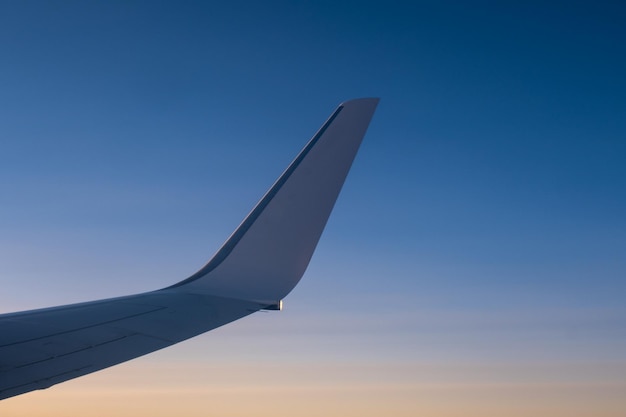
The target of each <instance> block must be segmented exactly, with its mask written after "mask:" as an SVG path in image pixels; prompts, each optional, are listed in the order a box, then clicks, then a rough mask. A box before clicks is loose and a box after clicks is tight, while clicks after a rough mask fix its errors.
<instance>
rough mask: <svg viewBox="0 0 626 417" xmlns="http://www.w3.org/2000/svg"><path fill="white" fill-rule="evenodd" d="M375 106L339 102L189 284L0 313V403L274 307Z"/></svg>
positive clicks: (291, 283)
mask: <svg viewBox="0 0 626 417" xmlns="http://www.w3.org/2000/svg"><path fill="white" fill-rule="evenodd" d="M377 104H378V99H375V98H366V99H357V100H351V101H348V102H345V103H342V104H341V105H340V106H339V107H338V108H337V110H335V112H333V114H332V115H331V117H330V118H329V119H328V120H327V121H326V123H324V125H323V126H322V128H321V129H320V130H319V131H318V132H317V134H316V135H315V136H313V138H312V139H311V140H310V141H309V143H308V144H307V145H306V146H305V147H304V149H303V150H302V151H301V152H300V154H298V156H297V157H296V159H295V160H294V161H293V162H292V163H291V164H290V165H289V167H288V168H287V169H286V170H285V172H284V173H283V174H282V175H281V176H280V177H279V179H278V180H277V181H276V182H275V183H274V185H273V186H272V187H271V188H270V189H269V191H268V192H267V193H266V194H265V196H263V198H262V199H261V200H260V201H259V203H258V204H257V205H256V206H255V207H254V209H253V210H252V211H251V212H250V214H249V215H248V216H247V217H246V218H245V219H244V221H243V222H242V223H241V225H240V226H239V227H238V228H237V229H236V230H235V232H234V233H233V234H232V235H231V236H230V237H229V238H228V240H227V241H226V242H225V243H224V245H223V246H222V247H221V248H220V249H219V250H218V251H217V253H216V254H215V255H214V256H213V258H212V259H211V260H210V261H209V262H208V263H207V264H206V265H205V266H204V267H203V268H201V269H200V270H199V271H198V272H196V273H195V274H194V275H192V276H191V277H189V278H187V279H186V280H183V281H181V282H179V283H177V284H175V285H173V286H170V287H167V288H164V289H161V290H158V291H152V292H147V293H142V294H138V295H131V296H126V297H119V298H113V299H107V300H100V301H92V302H87V303H81V304H73V305H67V306H60V307H52V308H46V309H40V310H32V311H25V312H18V313H10V314H3V315H0V399H5V398H9V397H13V396H15V395H19V394H23V393H26V392H29V391H33V390H37V389H44V388H48V387H50V386H52V385H55V384H58V383H60V382H63V381H66V380H69V379H73V378H76V377H79V376H81V375H85V374H88V373H91V372H95V371H98V370H100V369H104V368H107V367H109V366H113V365H116V364H118V363H121V362H125V361H127V360H130V359H133V358H136V357H138V356H142V355H145V354H147V353H150V352H153V351H155V350H159V349H162V348H164V347H167V346H170V345H173V344H175V343H178V342H180V341H183V340H185V339H188V338H190V337H193V336H196V335H199V334H201V333H204V332H206V331H209V330H212V329H215V328H217V327H219V326H222V325H224V324H227V323H229V322H231V321H234V320H237V319H240V318H242V317H245V316H247V315H249V314H252V313H254V312H256V311H258V310H261V309H268V308H269V309H273V308H277V306H279V305H280V301H281V300H282V298H283V297H285V296H286V295H287V294H288V293H289V292H290V291H291V290H292V289H293V288H294V287H295V286H296V284H297V283H298V281H299V280H300V278H301V277H302V275H303V274H304V271H305V269H306V267H307V265H308V263H309V260H310V259H311V256H312V255H313V251H314V250H315V246H316V245H317V242H318V241H319V238H320V236H321V234H322V231H323V229H324V226H325V225H326V221H327V220H328V217H329V215H330V212H331V210H332V208H333V206H334V204H335V201H336V199H337V196H338V194H339V191H340V190H341V187H342V185H343V183H344V180H345V178H346V176H347V174H348V171H349V169H350V166H351V164H352V161H353V159H354V157H355V155H356V152H357V150H358V148H359V145H360V143H361V141H362V139H363V136H364V135H365V131H366V130H367V127H368V125H369V122H370V120H371V117H372V115H373V113H374V110H375V108H376V105H377Z"/></svg>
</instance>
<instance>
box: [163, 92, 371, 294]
mask: <svg viewBox="0 0 626 417" xmlns="http://www.w3.org/2000/svg"><path fill="white" fill-rule="evenodd" d="M378 101H379V99H378V98H362V99H356V100H350V101H347V102H344V103H342V104H340V105H339V107H338V108H337V109H336V110H335V111H334V112H333V114H332V115H331V116H330V118H329V119H328V120H327V121H326V123H324V125H322V127H321V128H320V130H319V131H318V132H317V133H316V134H315V136H313V138H312V139H311V140H310V141H309V143H307V145H306V146H305V147H304V149H303V150H302V151H301V152H300V153H299V154H298V156H297V157H296V158H295V159H294V161H293V162H292V163H291V164H290V165H289V167H288V168H287V169H286V170H285V172H283V174H282V175H281V176H280V177H279V178H278V180H277V181H276V182H275V183H274V185H273V186H272V187H271V188H270V189H269V191H268V192H267V193H266V194H265V196H263V198H262V199H261V200H260V201H259V202H258V204H257V205H256V206H255V207H254V209H253V210H252V211H251V212H250V214H249V215H248V216H247V217H246V218H245V219H244V221H243V222H242V223H241V225H240V226H239V227H238V228H237V230H235V232H234V233H233V234H232V235H231V236H230V237H229V238H228V240H227V241H226V242H225V243H224V245H223V246H222V247H221V248H220V249H219V250H218V251H217V253H216V254H215V255H214V256H213V258H212V259H211V260H210V261H209V262H208V263H207V264H206V265H205V266H204V267H203V268H202V269H200V270H199V271H198V272H196V273H195V274H194V275H192V276H191V277H189V278H187V279H186V280H184V281H181V282H179V283H178V284H175V285H174V286H172V287H170V288H181V289H183V288H184V290H185V291H194V292H196V291H198V292H203V293H208V294H212V295H219V296H222V297H229V298H237V299H243V300H257V301H262V302H267V303H268V304H275V303H277V302H278V301H279V300H280V299H282V298H283V297H284V296H286V295H287V294H288V293H289V292H290V291H291V290H292V289H293V288H294V287H295V286H296V284H297V283H298V281H299V280H300V278H301V277H302V275H303V274H304V271H305V270H306V267H307V266H308V264H309V260H310V259H311V256H312V255H313V251H314V250H315V247H316V245H317V242H318V241H319V238H320V236H321V234H322V231H323V229H324V226H325V225H326V222H327V220H328V217H329V216H330V212H331V210H332V208H333V206H334V204H335V201H336V200H337V196H338V195H339V191H340V190H341V187H342V185H343V183H344V181H345V178H346V176H347V174H348V171H349V170H350V166H351V165H352V161H353V160H354V157H355V155H356V153H357V150H358V148H359V145H360V144H361V141H362V139H363V137H364V135H365V132H366V130H367V127H368V125H369V123H370V120H371V118H372V115H373V114H374V110H375V109H376V106H377V104H378Z"/></svg>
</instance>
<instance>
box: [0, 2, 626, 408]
mask: <svg viewBox="0 0 626 417" xmlns="http://www.w3.org/2000/svg"><path fill="white" fill-rule="evenodd" d="M222 3H226V2H192V1H176V2H175V1H171V2H158V1H107V2H101V1H88V2H85V1H46V2H44V1H3V2H0V54H1V55H0V57H1V59H2V64H1V65H0V210H1V216H0V283H1V285H2V291H1V292H0V309H1V310H2V312H10V311H16V310H26V309H31V308H38V307H47V306H52V305H58V304H65V303H72V302H78V301H86V300H92V299H98V298H104V297H110V296H117V295H124V294H131V293H136V292H142V291H146V290H152V289H157V288H160V287H163V286H166V285H169V284H171V283H173V282H175V281H178V280H181V279H183V278H186V277H187V276H189V275H191V274H192V273H193V272H195V270H196V269H198V268H200V267H201V266H202V265H203V264H204V263H205V262H206V261H207V260H208V259H209V257H210V256H211V254H212V253H213V252H214V251H215V250H217V248H219V246H220V245H221V243H222V242H223V241H224V240H225V239H226V238H227V237H228V235H229V234H230V232H231V231H232V230H233V229H234V228H235V227H236V226H237V225H238V223H239V222H240V221H241V219H242V218H243V217H244V216H245V215H246V214H247V212H248V211H249V210H250V209H251V208H252V207H253V205H254V204H255V203H256V201H257V200H258V199H259V198H260V197H261V196H262V195H263V193H264V192H265V190H266V189H267V188H268V187H269V186H270V185H271V183H272V182H273V181H274V179H275V178H276V177H277V176H278V175H279V174H280V173H281V172H282V170H283V169H284V168H285V167H286V166H287V164H288V163H289V162H290V160H291V159H292V158H293V157H294V156H295V155H296V153H297V152H298V151H299V150H300V148H301V147H302V146H303V145H304V144H305V142H306V141H307V140H308V139H309V138H310V137H311V136H312V134H313V133H314V132H315V131H316V129H317V128H318V127H319V126H320V125H321V124H322V123H323V121H324V120H325V119H326V118H327V117H328V115H329V114H330V113H331V112H332V111H333V109H334V108H335V106H336V105H337V104H338V103H340V102H341V101H343V100H346V99H350V98H355V97H366V96H377V97H381V103H380V105H379V108H378V111H377V113H376V114H375V116H374V120H373V122H372V125H371V127H370V130H369V132H368V134H367V136H366V138H365V141H364V143H363V146H362V148H361V150H360V152H359V155H358V156H357V159H356V161H355V164H354V166H353V169H352V171H351V173H350V176H349V177H348V180H347V182H346V186H345V188H344V190H343V192H342V194H341V196H340V198H339V201H338V203H337V205H336V207H335V211H334V212H333V215H332V216H331V219H330V221H329V223H328V227H327V229H326V231H325V233H324V235H323V237H322V240H321V241H320V245H319V246H318V250H317V252H316V254H315V256H314V257H313V260H312V262H311V265H310V267H309V269H308V271H307V273H306V275H305V277H304V278H303V280H302V281H301V283H300V285H299V286H298V287H297V288H296V289H295V290H294V291H293V292H292V293H291V294H290V295H289V296H288V297H287V298H286V300H285V310H284V311H282V312H280V313H259V314H255V315H253V316H251V317H249V318H246V319H244V320H241V321H239V322H236V323H233V324H231V325H228V326H226V327H224V328H221V329H217V330H215V331H212V332H210V333H207V334H205V335H202V336H200V337H197V338H195V339H192V340H190V341H187V342H184V343H182V344H179V345H176V346H174V347H171V348H168V349H166V350H163V351H160V352H157V353H155V354H152V355H149V356H146V357H143V358H140V359H138V360H135V361H133V362H130V363H127V364H123V365H120V366H118V367H114V368H111V369H109V370H105V371H102V372H99V373H96V374H93V375H90V376H87V377H84V378H79V379H76V380H73V381H70V382H68V383H64V384H61V385H58V386H55V387H53V388H51V389H49V390H46V391H41V392H34V393H29V394H26V395H22V396H19V397H15V398H11V399H8V400H5V401H2V402H0V415H2V416H3V417H4V416H29V417H53V416H55V417H56V416H66V415H70V414H71V415H81V416H86V417H101V416H102V417H103V416H110V415H117V416H133V417H137V416H140V417H142V416H151V417H160V416H171V415H174V414H179V415H185V416H191V417H194V416H207V415H219V416H227V417H228V416H250V415H255V416H259V417H262V416H275V415H277V414H279V413H280V414H281V415H290V416H319V415H329V416H366V417H367V416H380V415H391V416H417V415H420V416H436V417H437V416H447V417H449V416H455V417H456V416H463V417H467V416H481V417H489V416H503V415H506V416H513V417H515V416H538V415H550V416H568V417H572V416H574V417H575V416H594V417H608V416H623V415H624V410H626V303H625V302H624V300H625V299H626V216H625V213H626V117H625V116H626V75H625V74H626V25H625V24H624V22H625V21H626V7H624V6H623V5H620V4H619V3H620V2H606V3H604V2H597V1H594V2H558V3H557V2H537V3H534V2H527V1H524V2H460V1H459V2H449V1H437V2H436V1H428V2H394V1H385V2H337V1H328V2H326V1H307V2H276V1H272V2H237V1H233V2H228V5H225V4H222ZM545 3H549V5H546V4H545ZM409 4H410V5H409Z"/></svg>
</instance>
